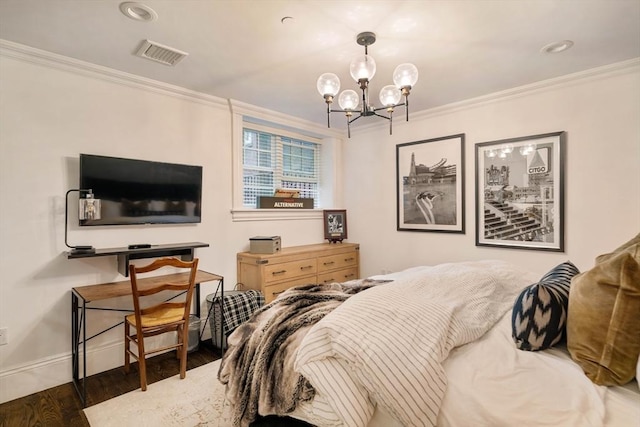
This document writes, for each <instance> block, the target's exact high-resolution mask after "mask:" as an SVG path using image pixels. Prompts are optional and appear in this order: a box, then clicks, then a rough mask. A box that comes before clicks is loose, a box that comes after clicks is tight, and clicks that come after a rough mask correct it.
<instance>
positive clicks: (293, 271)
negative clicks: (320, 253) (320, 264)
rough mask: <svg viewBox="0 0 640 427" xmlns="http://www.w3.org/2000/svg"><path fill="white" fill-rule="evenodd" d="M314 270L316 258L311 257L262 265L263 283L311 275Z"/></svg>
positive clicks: (315, 269)
mask: <svg viewBox="0 0 640 427" xmlns="http://www.w3.org/2000/svg"><path fill="white" fill-rule="evenodd" d="M316 271H317V268H316V260H315V259H313V258H310V259H303V260H300V261H291V262H283V263H279V264H273V265H266V266H265V267H264V281H265V283H272V282H282V281H287V280H290V279H295V278H296V277H300V276H308V275H312V274H315V273H316Z"/></svg>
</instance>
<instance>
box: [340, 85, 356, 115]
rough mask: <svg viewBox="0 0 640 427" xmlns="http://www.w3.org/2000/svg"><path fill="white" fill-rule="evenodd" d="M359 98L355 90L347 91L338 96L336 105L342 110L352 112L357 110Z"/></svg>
mask: <svg viewBox="0 0 640 427" xmlns="http://www.w3.org/2000/svg"><path fill="white" fill-rule="evenodd" d="M359 102H360V97H359V96H358V94H357V93H356V91H355V90H351V89H347V90H345V91H343V92H342V93H341V94H340V97H339V98H338V104H339V105H340V108H342V109H343V110H348V111H354V110H355V109H356V108H358V103H359Z"/></svg>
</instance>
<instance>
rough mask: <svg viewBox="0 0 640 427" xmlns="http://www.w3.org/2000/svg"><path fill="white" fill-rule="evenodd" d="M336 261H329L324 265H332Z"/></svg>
mask: <svg viewBox="0 0 640 427" xmlns="http://www.w3.org/2000/svg"><path fill="white" fill-rule="evenodd" d="M335 263H336V262H335V261H329V262H325V263H324V265H331V264H335Z"/></svg>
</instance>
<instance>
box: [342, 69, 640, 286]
mask: <svg viewBox="0 0 640 427" xmlns="http://www.w3.org/2000/svg"><path fill="white" fill-rule="evenodd" d="M639 64H640V62H639V61H637V60H636V61H631V62H629V63H625V64H620V65H618V66H614V67H608V68H606V69H601V70H592V71H590V72H587V73H582V74H578V75H574V76H570V77H565V78H562V79H558V80H556V81H549V82H545V83H540V84H536V85H532V86H531V87H528V88H519V89H518V90H513V91H508V92H505V93H501V94H495V95H492V96H489V97H485V98H480V99H476V100H469V101H466V102H464V103H461V104H459V105H452V106H449V107H445V108H441V109H438V110H437V111H431V112H422V113H417V114H416V113H411V114H410V121H409V122H408V123H407V122H405V121H403V120H399V119H397V120H396V121H394V129H393V136H389V134H388V125H387V124H386V123H383V124H382V126H376V127H369V128H367V129H362V130H360V129H352V131H351V139H350V140H348V141H347V142H346V143H345V152H344V164H345V172H344V179H345V190H344V194H345V204H346V206H347V209H348V226H349V237H350V238H351V239H352V240H354V241H358V242H359V243H360V245H361V249H360V252H361V260H362V273H363V275H372V274H379V273H381V272H382V270H398V269H402V268H405V267H409V266H414V265H418V264H434V263H440V262H450V261H458V260H472V259H485V258H490V259H498V258H499V259H505V260H509V261H512V262H516V263H518V264H521V265H525V266H529V267H530V268H531V269H532V271H537V272H539V273H540V274H541V275H542V274H544V273H545V272H546V271H548V270H549V269H550V268H551V267H553V266H554V265H556V264H557V263H560V262H563V261H565V260H571V261H572V262H574V263H575V264H576V265H577V266H578V268H580V269H581V270H585V269H588V268H590V267H592V266H593V259H594V257H595V256H597V255H599V254H601V253H605V252H608V251H611V250H613V249H615V248H616V247H617V246H618V245H620V244H622V243H623V242H625V241H627V240H628V239H630V238H631V237H633V236H635V235H636V234H637V233H638V232H640V66H639ZM415 90H416V91H417V90H429V87H428V80H427V81H426V83H425V84H424V86H423V85H420V86H416V88H415ZM398 116H399V114H398ZM556 131H566V132H567V144H566V157H565V165H566V181H565V189H566V196H565V252H564V253H558V252H542V251H532V250H514V249H503V248H496V247H476V246H475V205H474V203H475V147H474V146H475V144H477V143H480V142H487V141H495V140H500V139H506V138H514V137H521V136H529V135H537V134H543V133H549V132H556ZM459 133H464V134H465V135H466V143H465V153H464V155H465V168H464V171H465V190H466V191H465V193H466V195H465V205H466V206H465V214H466V233H465V234H448V233H434V232H407V231H402V232H399V231H396V190H395V182H396V178H395V173H396V172H395V171H396V158H395V156H396V154H395V146H396V144H400V143H405V142H412V141H419V140H425V139H431V138H437V137H442V136H447V135H453V134H459ZM372 230H375V232H372Z"/></svg>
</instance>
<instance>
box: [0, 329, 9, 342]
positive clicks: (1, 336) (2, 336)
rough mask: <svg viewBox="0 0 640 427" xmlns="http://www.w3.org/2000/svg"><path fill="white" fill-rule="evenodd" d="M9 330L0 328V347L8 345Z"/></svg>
mask: <svg viewBox="0 0 640 427" xmlns="http://www.w3.org/2000/svg"><path fill="white" fill-rule="evenodd" d="M8 335H9V328H0V345H6V344H8V343H9V337H8Z"/></svg>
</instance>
